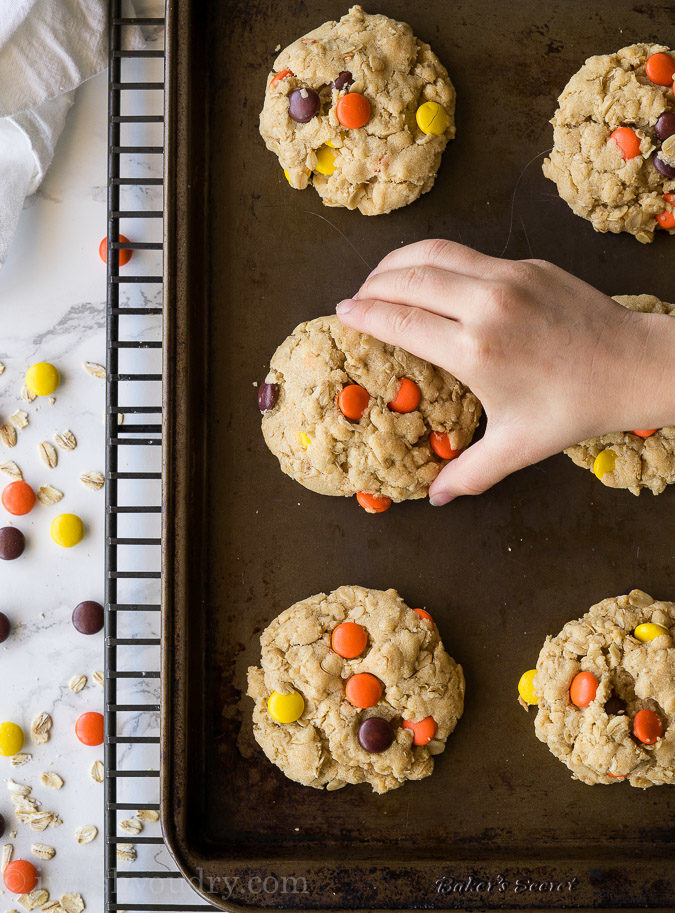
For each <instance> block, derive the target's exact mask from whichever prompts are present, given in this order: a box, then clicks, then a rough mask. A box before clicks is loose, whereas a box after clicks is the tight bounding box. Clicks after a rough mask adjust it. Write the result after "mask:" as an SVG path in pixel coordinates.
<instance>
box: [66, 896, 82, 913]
mask: <svg viewBox="0 0 675 913" xmlns="http://www.w3.org/2000/svg"><path fill="white" fill-rule="evenodd" d="M61 906H62V907H63V909H64V910H65V911H66V913H82V911H83V910H84V906H85V904H84V900H83V899H82V895H81V894H64V895H63V896H62V897H61Z"/></svg>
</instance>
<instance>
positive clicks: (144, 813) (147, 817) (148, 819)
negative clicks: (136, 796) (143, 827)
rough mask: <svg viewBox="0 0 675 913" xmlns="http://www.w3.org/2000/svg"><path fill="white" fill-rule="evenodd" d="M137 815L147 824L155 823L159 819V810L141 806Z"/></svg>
mask: <svg viewBox="0 0 675 913" xmlns="http://www.w3.org/2000/svg"><path fill="white" fill-rule="evenodd" d="M136 817H137V818H138V819H139V821H143V822H144V823H145V824H153V823H154V822H155V821H159V812H156V811H155V810H154V808H139V810H138V811H137V812H136Z"/></svg>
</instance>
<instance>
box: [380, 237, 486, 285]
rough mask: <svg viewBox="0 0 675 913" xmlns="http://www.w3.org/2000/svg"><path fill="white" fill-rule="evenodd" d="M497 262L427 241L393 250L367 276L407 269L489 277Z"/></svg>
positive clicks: (461, 246) (454, 244)
mask: <svg viewBox="0 0 675 913" xmlns="http://www.w3.org/2000/svg"><path fill="white" fill-rule="evenodd" d="M501 262H502V261H501V260H500V259H499V258H498V257H488V256H487V254H481V253H480V251H477V250H472V249H471V248H470V247H465V246H464V244H458V243H457V242H456V241H446V240H445V239H443V238H429V239H427V240H425V241H417V242H416V243H415V244H407V245H406V246H405V247H399V248H398V249H397V250H393V251H392V252H391V253H389V254H387V256H386V257H384V258H383V259H382V260H380V262H379V263H378V265H377V266H376V267H375V269H374V270H373V272H372V273H371V274H370V275H371V276H373V275H376V274H377V273H382V272H387V271H388V270H394V269H406V268H407V267H411V266H435V267H438V268H439V269H444V270H451V271H452V272H456V273H463V274H464V275H465V276H473V277H474V278H479V277H482V276H486V275H489V273H490V272H492V271H493V270H494V268H495V267H497V266H498V264H499V263H501ZM369 278H370V277H369Z"/></svg>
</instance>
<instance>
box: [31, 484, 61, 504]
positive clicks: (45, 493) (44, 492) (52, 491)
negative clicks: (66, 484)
mask: <svg viewBox="0 0 675 913" xmlns="http://www.w3.org/2000/svg"><path fill="white" fill-rule="evenodd" d="M62 497H63V492H62V491H59V489H58V488H54V486H53V485H40V487H39V488H38V493H37V499H38V501H39V502H40V504H43V505H44V506H45V507H49V506H50V505H52V504H58V502H59V501H60V500H61V498H62Z"/></svg>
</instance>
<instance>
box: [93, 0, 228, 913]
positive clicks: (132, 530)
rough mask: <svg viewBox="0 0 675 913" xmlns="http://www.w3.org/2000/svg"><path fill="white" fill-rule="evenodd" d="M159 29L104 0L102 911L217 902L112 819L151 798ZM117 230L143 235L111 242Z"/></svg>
mask: <svg viewBox="0 0 675 913" xmlns="http://www.w3.org/2000/svg"><path fill="white" fill-rule="evenodd" d="M145 2H146V4H147V0H145ZM156 7H157V4H155V8H156ZM139 33H144V34H145V36H146V38H147V36H148V35H150V36H151V39H152V40H151V41H149V42H148V46H146V48H145V49H143V50H140V49H129V48H132V47H134V44H138V42H134V41H132V40H131V36H132V35H136V36H138V35H139ZM164 37H165V17H164V16H163V15H162V16H144V17H141V16H138V15H135V13H134V10H133V9H132V8H131V7H130V6H129V7H128V8H127V6H126V4H125V2H124V0H111V2H110V63H109V85H108V89H109V95H108V231H107V237H108V259H107V377H108V383H107V408H106V479H107V486H106V545H105V550H106V562H105V565H106V566H105V577H106V580H105V594H106V621H105V727H106V729H105V731H106V735H105V754H104V757H105V910H106V913H111V911H120V910H124V911H127V913H132V911H145V910H152V911H175V910H180V911H193V910H211V909H215V908H213V907H211V906H210V905H208V904H205V903H204V902H203V901H201V902H200V898H199V897H198V896H197V895H196V894H194V892H193V891H192V890H191V888H190V887H189V886H188V885H187V883H186V882H185V881H184V880H183V878H182V876H181V874H180V873H179V872H178V871H177V869H176V867H175V865H174V864H173V861H172V860H171V858H170V856H169V854H168V852H167V851H166V848H165V847H164V843H163V840H162V837H161V834H160V829H159V824H158V823H154V822H149V823H146V824H145V826H144V828H143V831H142V833H141V834H140V835H138V836H130V835H129V834H128V833H125V832H124V828H123V827H122V828H121V827H120V824H121V822H122V821H123V820H125V819H128V818H132V817H135V816H136V815H137V813H138V811H139V810H141V809H144V810H150V811H158V810H159V761H160V740H159V701H160V681H159V678H160V671H159V670H160V638H161V630H160V625H161V618H160V577H161V562H160V543H161V538H160V537H161V529H160V518H161V450H162V446H161V445H162V424H161V418H162V374H161V365H162V341H161V340H162V335H161V334H162V247H163V245H162V229H163V195H162V182H163V179H162V177H161V175H162V172H163V161H164V135H163V121H164V117H163V110H164V79H165V76H164ZM120 233H122V234H123V235H124V236H125V237H129V238H131V239H135V238H143V239H144V240H142V241H137V240H131V241H129V242H126V241H119V240H117V239H118V238H119V236H120ZM148 239H149V240H148ZM125 250H131V251H133V252H134V253H133V256H132V260H131V262H130V263H129V265H123V266H122V268H120V257H121V256H122V257H123V258H124V256H125V255H122V251H125ZM130 844H131V845H133V846H132V847H131V849H130V848H129V846H128V845H130ZM125 845H127V846H126V847H125ZM120 847H121V853H120ZM134 856H135V858H133V857H134Z"/></svg>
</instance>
